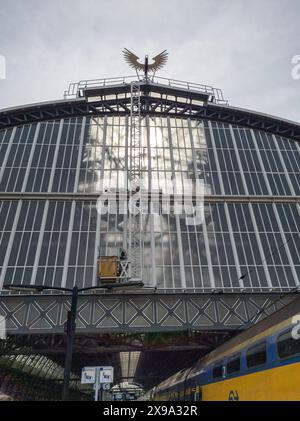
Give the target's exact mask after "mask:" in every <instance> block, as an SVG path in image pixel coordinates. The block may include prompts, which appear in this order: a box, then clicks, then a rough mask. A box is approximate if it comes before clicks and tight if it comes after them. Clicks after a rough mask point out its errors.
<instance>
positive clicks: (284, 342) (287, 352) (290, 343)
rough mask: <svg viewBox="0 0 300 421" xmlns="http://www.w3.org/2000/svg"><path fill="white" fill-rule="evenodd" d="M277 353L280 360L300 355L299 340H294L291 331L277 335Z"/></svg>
mask: <svg viewBox="0 0 300 421" xmlns="http://www.w3.org/2000/svg"><path fill="white" fill-rule="evenodd" d="M277 352H278V356H279V358H282V359H283V358H288V357H293V356H294V355H298V354H300V339H298V340H297V339H294V338H293V337H292V332H291V330H289V331H288V332H285V333H283V334H281V335H279V336H278V338H277Z"/></svg>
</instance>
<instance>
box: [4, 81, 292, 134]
mask: <svg viewBox="0 0 300 421" xmlns="http://www.w3.org/2000/svg"><path fill="white" fill-rule="evenodd" d="M130 89H131V87H130V85H128V84H125V83H124V84H121V85H117V86H110V87H102V88H101V89H100V90H99V88H97V89H96V88H95V89H94V91H87V93H88V95H91V94H93V95H95V96H94V97H88V96H85V97H83V98H76V99H71V100H63V101H56V102H51V103H49V102H47V103H39V104H32V105H28V106H23V107H17V108H10V109H5V110H1V111H0V128H7V127H11V126H14V125H18V124H26V123H33V122H38V121H43V120H52V119H60V118H68V117H78V116H91V115H94V116H95V115H98V116H105V115H127V116H130V113H131V110H130V104H131V95H130ZM141 90H142V91H143V93H146V95H144V94H143V95H142V96H141V98H140V101H141V115H142V116H143V115H150V116H151V115H158V116H167V115H170V116H173V117H183V118H184V117H185V118H187V117H190V118H195V119H205V120H206V119H207V120H214V121H220V122H226V123H229V124H237V125H239V124H240V125H242V126H244V127H250V128H253V129H257V130H260V129H261V130H265V131H268V132H270V133H273V134H275V135H279V136H286V137H288V138H290V139H294V140H298V141H300V125H299V124H297V123H294V122H291V121H287V120H283V119H279V118H276V117H272V116H269V115H266V114H262V113H256V112H253V111H249V110H244V109H241V108H236V107H230V106H227V105H226V106H225V105H220V104H216V103H213V102H211V101H209V98H210V95H208V94H205V93H200V92H197V91H196V92H195V91H193V90H184V89H179V88H178V87H174V86H168V85H159V84H152V83H151V82H148V83H143V84H141ZM152 93H154V94H155V95H152ZM97 95H98V96H97ZM109 95H110V97H109ZM111 95H113V98H111ZM169 96H172V99H170V98H169Z"/></svg>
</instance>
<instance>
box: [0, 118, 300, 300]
mask: <svg viewBox="0 0 300 421" xmlns="http://www.w3.org/2000/svg"><path fill="white" fill-rule="evenodd" d="M129 120H130V119H129V118H128V117H123V116H106V117H96V116H94V117H92V116H89V117H80V118H79V117H78V118H68V119H64V120H55V121H45V122H41V123H36V124H27V125H22V126H18V127H14V128H12V129H7V130H0V197H1V195H2V199H0V269H1V278H0V285H1V286H2V285H3V284H4V283H15V284H26V285H28V284H44V285H55V286H67V287H71V286H73V285H74V284H75V283H76V284H77V285H78V286H79V287H88V286H92V285H96V284H97V280H96V270H97V258H98V255H99V253H100V254H101V255H107V254H110V253H112V251H115V250H118V249H120V248H124V247H126V244H127V243H126V241H127V231H126V225H127V215H121V214H117V215H116V214H106V215H99V214H98V213H97V210H96V201H97V195H98V194H99V193H100V192H101V188H102V186H103V183H102V181H103V180H105V183H109V184H110V187H113V188H115V189H116V190H120V189H126V188H127V181H126V180H127V176H128V171H129V164H128V162H129V155H130V148H129V145H130V139H129V134H130V127H129ZM140 157H141V168H140V170H141V175H142V180H143V185H144V186H147V187H148V188H155V189H159V190H160V191H161V192H163V193H168V192H169V189H170V187H169V186H170V182H171V181H172V180H173V181H174V180H175V182H176V189H177V192H179V193H180V192H182V191H183V190H184V182H185V180H194V181H195V180H202V181H203V183H204V187H205V204H204V218H203V220H202V221H201V223H199V224H196V225H188V224H187V223H186V218H185V216H181V215H176V214H174V212H171V213H170V214H146V215H143V216H142V244H141V252H142V257H143V259H142V265H143V273H142V277H143V281H144V283H145V284H146V285H147V286H157V288H161V289H167V290H174V289H184V290H190V291H199V292H201V291H210V290H212V289H225V290H228V291H230V290H236V289H246V290H247V289H249V290H257V291H261V290H270V289H275V290H286V289H290V288H294V287H295V286H297V285H299V282H300V252H299V250H300V237H299V210H300V207H299V206H300V205H299V203H297V201H296V200H295V198H296V196H300V145H299V144H298V143H297V142H295V141H293V140H290V139H287V138H282V137H279V136H275V135H273V134H271V133H269V132H264V131H259V130H253V129H249V128H245V127H240V126H234V125H230V124H224V123H218V122H214V121H207V120H204V121H197V120H191V119H184V118H170V117H158V116H156V117H151V116H147V117H145V118H143V119H142V130H141V149H140ZM4 193H22V194H23V196H22V198H21V197H17V195H15V196H14V197H13V198H11V199H10V198H9V197H7V196H8V195H6V196H5V198H3V194H4ZM30 193H39V196H38V197H37V198H34V197H32V196H31V197H30V198H27V197H26V195H29V194H30ZM43 193H45V195H44V196H43ZM46 193H47V194H46Z"/></svg>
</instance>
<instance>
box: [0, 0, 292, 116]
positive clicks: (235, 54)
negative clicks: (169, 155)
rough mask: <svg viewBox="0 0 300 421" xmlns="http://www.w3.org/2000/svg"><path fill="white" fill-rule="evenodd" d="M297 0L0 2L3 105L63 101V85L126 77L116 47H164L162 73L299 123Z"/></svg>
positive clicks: (150, 50) (147, 50)
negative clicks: (293, 62) (294, 61)
mask: <svg viewBox="0 0 300 421" xmlns="http://www.w3.org/2000/svg"><path fill="white" fill-rule="evenodd" d="M299 12H300V3H299V2H295V1H294V0H260V1H258V0H254V1H251V2H249V1H246V0H223V1H221V0H206V1H203V0H202V1H201V0H185V1H182V0H180V1H177V0H169V1H166V0H152V1H149V0H148V1H146V0H139V1H136V0H123V1H122V0H110V1H108V0H85V1H80V0H52V1H51V2H50V1H46V0H43V1H40V0H39V1H38V0H26V1H24V0H13V1H9V0H0V54H2V55H5V57H6V60H7V79H6V80H0V107H1V108H3V107H8V106H15V105H19V104H24V103H31V102H38V101H44V100H51V99H59V98H61V97H62V93H63V91H64V90H65V89H66V88H67V85H68V83H69V82H70V81H74V82H75V81H77V80H81V79H90V78H91V79H92V78H102V77H113V76H121V75H127V74H130V73H131V71H130V70H129V68H128V67H127V65H126V64H125V63H124V62H123V60H122V55H121V50H122V48H123V47H125V46H126V47H128V48H129V49H132V50H133V51H136V52H137V54H139V55H141V56H142V55H143V54H145V53H149V54H150V55H152V54H153V55H154V54H156V53H158V52H160V51H161V50H162V49H165V48H166V49H168V50H169V53H170V56H169V63H168V65H167V66H166V68H165V69H163V70H162V71H161V73H160V74H161V76H164V77H170V78H174V79H181V80H188V81H192V82H199V83H207V84H210V85H214V86H217V87H220V88H222V89H223V91H224V94H225V96H226V97H227V98H228V99H229V101H230V103H231V104H232V105H236V106H241V107H245V108H251V109H254V110H258V111H263V112H267V113H269V114H275V115H279V116H281V117H285V118H289V119H292V120H298V121H299V120H300V102H299V93H300V81H299V80H298V81H295V80H293V79H292V77H291V67H292V65H291V58H292V56H293V55H296V54H300V46H299V43H298V41H299V29H298V16H299Z"/></svg>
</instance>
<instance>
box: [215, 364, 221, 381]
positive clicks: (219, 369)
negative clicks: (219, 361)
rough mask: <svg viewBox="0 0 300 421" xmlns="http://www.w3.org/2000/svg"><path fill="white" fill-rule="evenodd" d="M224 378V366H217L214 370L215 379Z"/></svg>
mask: <svg viewBox="0 0 300 421" xmlns="http://www.w3.org/2000/svg"><path fill="white" fill-rule="evenodd" d="M220 377H223V367H222V365H217V366H215V367H214V368H213V378H214V379H218V378H220Z"/></svg>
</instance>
